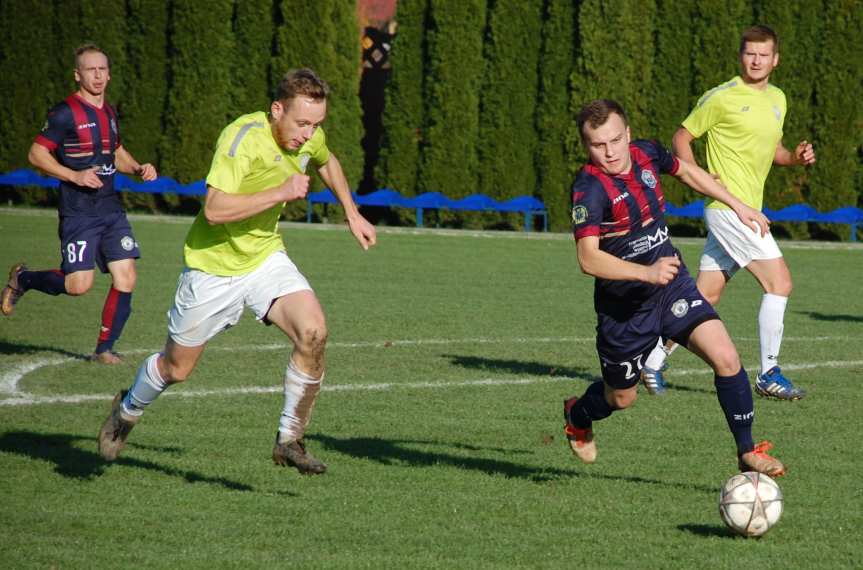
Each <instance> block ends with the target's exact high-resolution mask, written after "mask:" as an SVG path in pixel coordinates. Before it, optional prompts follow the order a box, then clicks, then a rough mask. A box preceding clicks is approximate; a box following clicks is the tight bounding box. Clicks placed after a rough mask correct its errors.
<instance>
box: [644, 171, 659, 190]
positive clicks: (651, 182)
mask: <svg viewBox="0 0 863 570" xmlns="http://www.w3.org/2000/svg"><path fill="white" fill-rule="evenodd" d="M641 181H642V182H644V183H645V184H646V185H647V187H648V188H656V176H654V175H653V171H651V170H648V169H646V168H645V169H644V170H642V171H641Z"/></svg>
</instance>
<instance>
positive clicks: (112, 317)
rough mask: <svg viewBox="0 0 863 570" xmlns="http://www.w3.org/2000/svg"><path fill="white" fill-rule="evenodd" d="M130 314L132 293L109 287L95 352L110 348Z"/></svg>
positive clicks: (118, 336)
mask: <svg viewBox="0 0 863 570" xmlns="http://www.w3.org/2000/svg"><path fill="white" fill-rule="evenodd" d="M131 314H132V293H124V292H122V291H118V290H117V289H114V288H113V287H111V290H110V291H108V297H107V298H106V299H105V306H104V307H103V308H102V328H101V331H100V333H99V341H98V344H97V345H96V354H101V353H103V352H105V351H106V350H112V349H113V348H114V343H115V342H116V341H117V339H118V338H120V333H122V332H123V327H124V326H125V325H126V321H128V320H129V315H131Z"/></svg>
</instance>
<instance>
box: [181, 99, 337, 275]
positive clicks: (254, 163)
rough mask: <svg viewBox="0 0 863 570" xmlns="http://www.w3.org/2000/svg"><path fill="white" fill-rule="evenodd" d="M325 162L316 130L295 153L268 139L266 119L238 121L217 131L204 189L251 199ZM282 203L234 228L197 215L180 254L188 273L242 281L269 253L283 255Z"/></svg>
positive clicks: (323, 144) (263, 115)
mask: <svg viewBox="0 0 863 570" xmlns="http://www.w3.org/2000/svg"><path fill="white" fill-rule="evenodd" d="M329 158H330V151H329V149H327V143H326V136H325V135H324V131H323V130H322V129H321V128H318V129H316V130H315V134H314V135H312V138H310V139H309V140H308V141H306V142H305V144H303V146H301V147H300V148H299V149H297V150H295V151H289V150H285V149H283V148H282V147H280V146H279V145H278V144H277V143H276V140H275V139H274V138H273V133H272V131H271V129H270V124H269V121H268V119H267V114H266V113H264V112H259V113H252V114H249V115H243V116H242V117H240V118H239V119H237V120H236V121H234V122H233V123H231V124H230V125H228V126H227V127H225V129H224V130H223V131H222V134H221V135H219V140H218V142H217V143H216V153H215V155H214V156H213V163H212V165H211V166H210V173H209V174H208V175H207V186H212V187H213V188H217V189H219V190H221V191H222V192H225V193H228V194H254V193H256V192H261V191H263V190H267V189H269V188H274V187H276V186H278V185H279V184H281V183H282V182H284V181H285V180H286V179H287V178H288V177H289V176H292V175H294V174H304V173H306V169H307V167H308V166H309V163H311V166H312V167H314V168H315V169H317V168H320V167H321V166H323V165H324V164H326V162H327V161H328V160H329ZM284 207H285V203H284V202H282V203H281V204H276V205H275V206H273V207H272V208H269V209H267V210H264V211H263V212H260V213H259V214H256V215H254V216H252V217H251V218H247V219H245V220H241V221H238V222H227V223H224V224H217V225H210V224H209V223H207V220H206V218H204V210H203V208H202V209H201V211H200V212H198V216H197V217H196V218H195V221H194V223H193V224H192V227H191V228H190V229H189V233H188V234H187V235H186V245H185V247H184V249H183V254H184V258H185V262H186V266H187V267H191V268H192V269H199V270H201V271H206V272H207V273H210V274H212V275H242V274H244V273H249V272H250V271H253V270H254V269H255V268H257V267H258V266H259V265H260V264H261V263H263V262H264V260H265V259H266V258H267V257H268V256H269V255H270V254H272V253H273V252H275V251H280V250H284V249H285V245H284V243H283V242H282V236H281V234H279V232H278V223H279V216H280V215H281V213H282V209H283V208H284Z"/></svg>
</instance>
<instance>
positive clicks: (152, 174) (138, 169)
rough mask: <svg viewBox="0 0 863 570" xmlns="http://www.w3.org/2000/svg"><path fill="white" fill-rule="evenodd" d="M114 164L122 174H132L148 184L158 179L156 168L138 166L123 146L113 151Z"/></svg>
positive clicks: (147, 165)
mask: <svg viewBox="0 0 863 570" xmlns="http://www.w3.org/2000/svg"><path fill="white" fill-rule="evenodd" d="M114 164H115V166H116V167H117V170H119V171H120V172H122V173H123V174H134V175H135V176H140V177H141V180H144V181H146V182H150V181H151V180H155V179H156V178H157V177H158V174H157V173H156V167H155V166H153V165H152V164H150V163H149V162H148V163H146V164H140V163H139V162H138V161H137V160H135V158H134V157H133V156H132V155H131V154H129V151H127V150H126V147H124V146H118V147H117V150H115V151H114Z"/></svg>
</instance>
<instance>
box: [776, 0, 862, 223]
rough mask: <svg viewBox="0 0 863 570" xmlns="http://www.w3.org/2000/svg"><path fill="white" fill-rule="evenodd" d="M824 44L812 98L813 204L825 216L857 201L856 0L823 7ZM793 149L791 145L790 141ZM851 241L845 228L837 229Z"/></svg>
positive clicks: (859, 13) (859, 59)
mask: <svg viewBox="0 0 863 570" xmlns="http://www.w3.org/2000/svg"><path fill="white" fill-rule="evenodd" d="M822 18H823V21H824V31H823V34H822V35H821V36H822V38H823V44H822V45H821V47H820V49H819V50H818V54H819V57H818V64H817V65H818V70H819V73H818V81H817V82H815V96H814V98H813V103H814V113H813V119H814V120H813V131H814V136H813V137H812V138H813V139H814V140H813V143H814V145H815V148H816V152H817V156H818V162H817V163H816V164H815V165H814V166H812V167H811V168H812V178H811V180H810V181H809V198H808V201H809V203H810V204H811V205H812V206H814V207H815V208H816V209H819V210H822V211H827V210H832V209H834V208H838V207H840V206H846V205H849V204H854V203H855V202H856V201H857V200H858V199H859V196H860V194H859V192H860V190H861V189H860V188H857V189H856V192H855V188H854V183H855V178H856V181H859V180H860V177H859V175H857V172H859V169H860V157H859V154H858V153H859V149H860V148H861V143H863V102H861V93H863V57H861V51H860V40H861V38H863V6H861V3H860V2H859V1H858V0H834V1H831V2H827V3H825V6H824V10H823V12H822ZM788 142H789V143H790V142H791V141H788ZM855 171H857V172H855ZM833 231H834V232H836V233H841V234H843V235H842V237H847V234H848V229H847V226H841V227H839V228H833Z"/></svg>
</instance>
